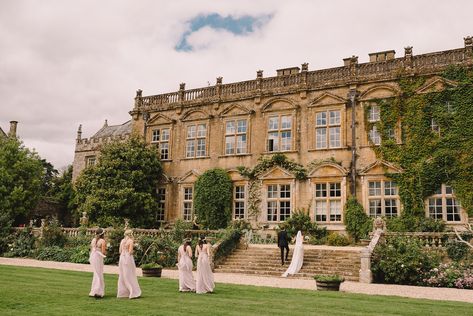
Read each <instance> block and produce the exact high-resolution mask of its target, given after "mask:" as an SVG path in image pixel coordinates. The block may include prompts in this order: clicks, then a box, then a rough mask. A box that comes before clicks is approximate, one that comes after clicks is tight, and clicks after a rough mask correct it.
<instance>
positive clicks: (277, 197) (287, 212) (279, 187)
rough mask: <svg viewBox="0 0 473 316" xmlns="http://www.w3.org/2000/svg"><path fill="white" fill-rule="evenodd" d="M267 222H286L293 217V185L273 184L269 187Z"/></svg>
mask: <svg viewBox="0 0 473 316" xmlns="http://www.w3.org/2000/svg"><path fill="white" fill-rule="evenodd" d="M266 210H267V220H268V221H270V222H275V221H285V220H286V219H288V218H289V217H291V185H290V184H271V185H268V186H267V203H266Z"/></svg>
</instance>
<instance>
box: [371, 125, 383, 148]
mask: <svg viewBox="0 0 473 316" xmlns="http://www.w3.org/2000/svg"><path fill="white" fill-rule="evenodd" d="M369 136H370V140H371V142H372V143H373V145H381V134H380V133H379V131H378V127H377V126H376V125H373V127H372V128H371V130H370V132H369Z"/></svg>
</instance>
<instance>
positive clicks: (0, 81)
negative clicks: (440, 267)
mask: <svg viewBox="0 0 473 316" xmlns="http://www.w3.org/2000/svg"><path fill="white" fill-rule="evenodd" d="M472 12H473V1H471V0H455V1H432V0H426V1H423V0H422V1H421V0H410V1H407V0H406V1H404V0H398V1H392V0H391V1H384V0H370V1H366V0H364V1H351V0H350V1H349V0H346V1H344V0H331V1H322V0H320V1H319V0H313V1H310V0H307V1H303V0H301V1H297V0H292V1H276V0H268V1H257V0H238V1H233V0H228V1H225V0H219V1H210V0H205V1H199V0H189V1H179V0H173V1H167V0H166V1H165V0H160V1H159V0H153V1H144V0H143V1H133V0H126V1H125V0H123V1H118V0H108V1H104V0H102V1H95V0H90V1H89V0H74V1H72V0H70V1H68V0H42V1H35V0H31V1H27V0H0V100H1V101H0V127H2V129H3V130H6V131H8V128H9V121H10V120H17V121H19V125H18V134H19V136H20V137H21V139H22V140H23V141H24V143H25V145H26V146H28V147H30V148H35V149H36V151H37V152H38V153H39V154H40V156H41V157H43V158H46V159H47V160H49V161H50V162H52V163H53V164H54V165H55V167H56V168H61V167H63V166H66V165H67V164H70V163H71V162H72V160H73V157H74V139H75V137H76V131H77V127H78V126H79V124H82V125H83V136H85V137H90V136H91V135H92V134H94V133H95V132H96V131H97V130H98V129H99V128H100V127H101V126H102V125H103V121H104V120H105V119H108V122H109V124H111V125H115V124H121V123H123V122H125V121H127V120H128V119H129V118H130V117H129V115H128V111H130V110H131V108H132V106H133V98H134V96H135V91H136V90H137V89H143V91H144V92H143V94H144V95H153V94H159V93H166V92H172V91H176V90H177V89H178V87H179V83H180V82H185V83H186V87H187V88H189V89H191V88H197V87H203V86H207V85H209V84H212V85H213V84H215V78H216V77H218V76H222V77H223V81H224V83H228V82H235V81H240V80H249V79H253V78H255V77H256V70H258V69H263V70H264V75H265V76H273V75H275V70H276V69H278V68H285V67H291V66H300V64H301V63H304V62H308V63H309V70H314V69H321V68H330V67H336V66H340V65H342V59H343V58H345V57H348V56H351V55H358V56H359V61H360V62H366V61H368V53H370V52H375V51H382V50H388V49H395V50H396V52H397V54H398V56H402V55H403V49H404V47H405V46H409V45H410V46H414V54H421V53H427V52H432V51H439V50H446V49H452V48H459V47H463V37H464V36H467V35H473V20H472V17H471V13H472Z"/></svg>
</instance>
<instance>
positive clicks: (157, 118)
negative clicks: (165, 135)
mask: <svg viewBox="0 0 473 316" xmlns="http://www.w3.org/2000/svg"><path fill="white" fill-rule="evenodd" d="M174 122H175V121H174V120H172V119H171V118H169V117H167V116H166V115H164V114H161V113H158V114H156V115H154V116H153V117H151V119H150V120H149V121H148V122H147V123H146V125H161V124H172V123H174Z"/></svg>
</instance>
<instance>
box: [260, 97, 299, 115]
mask: <svg viewBox="0 0 473 316" xmlns="http://www.w3.org/2000/svg"><path fill="white" fill-rule="evenodd" d="M295 109H297V105H296V104H295V103H294V101H292V100H289V99H284V98H277V99H273V100H270V101H269V102H266V104H265V105H263V107H262V108H261V112H277V111H285V110H295Z"/></svg>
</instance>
